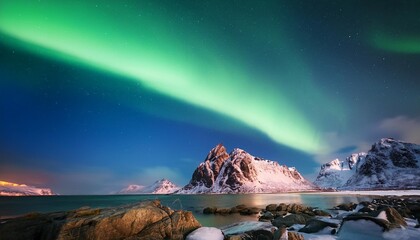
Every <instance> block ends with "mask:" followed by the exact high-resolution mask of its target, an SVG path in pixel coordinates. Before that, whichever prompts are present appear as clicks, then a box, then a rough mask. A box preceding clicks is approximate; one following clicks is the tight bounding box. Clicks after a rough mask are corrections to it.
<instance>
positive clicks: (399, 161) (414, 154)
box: [314, 138, 420, 190]
mask: <svg viewBox="0 0 420 240" xmlns="http://www.w3.org/2000/svg"><path fill="white" fill-rule="evenodd" d="M314 183H315V184H316V185H318V186H320V187H322V188H336V189H339V190H370V189H372V190H373V189H406V188H410V189H418V188H420V145H417V144H413V143H406V142H403V141H399V140H394V139H392V138H383V139H381V140H380V141H378V142H376V143H375V144H373V145H372V148H371V149H370V150H369V151H368V152H367V153H358V154H352V155H351V156H350V157H348V158H347V159H346V161H343V162H341V161H339V160H338V159H336V160H334V161H332V162H329V163H326V164H324V165H322V166H321V170H320V172H319V174H318V177H317V178H316V180H315V182H314Z"/></svg>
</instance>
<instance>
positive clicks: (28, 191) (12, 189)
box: [0, 181, 55, 196]
mask: <svg viewBox="0 0 420 240" xmlns="http://www.w3.org/2000/svg"><path fill="white" fill-rule="evenodd" d="M31 195H55V194H54V193H53V192H52V191H51V189H49V188H37V187H33V186H28V185H26V184H18V183H11V182H6V181H0V196H31Z"/></svg>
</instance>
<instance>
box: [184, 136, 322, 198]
mask: <svg viewBox="0 0 420 240" xmlns="http://www.w3.org/2000/svg"><path fill="white" fill-rule="evenodd" d="M315 189H317V188H316V186H315V185H314V184H312V183H311V182H309V181H307V180H306V179H305V178H303V177H302V175H300V173H299V172H298V171H297V170H296V169H295V168H289V167H287V166H284V165H279V164H278V163H277V162H274V161H270V160H265V159H262V158H258V157H254V156H252V155H251V154H249V153H247V152H245V151H244V150H242V149H239V148H235V149H234V150H233V151H232V152H231V153H230V154H228V153H227V152H226V148H225V147H224V146H223V145H221V144H219V145H217V146H216V147H214V148H213V149H212V150H211V151H210V152H209V154H208V155H207V157H206V158H205V160H204V162H202V163H200V165H199V166H198V167H197V169H196V170H195V171H194V173H193V175H192V178H191V181H190V182H189V184H187V185H186V186H185V187H183V188H182V189H181V190H180V191H178V192H177V193H182V194H193V193H275V192H288V191H308V190H315Z"/></svg>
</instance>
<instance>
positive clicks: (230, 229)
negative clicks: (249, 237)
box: [221, 221, 277, 235]
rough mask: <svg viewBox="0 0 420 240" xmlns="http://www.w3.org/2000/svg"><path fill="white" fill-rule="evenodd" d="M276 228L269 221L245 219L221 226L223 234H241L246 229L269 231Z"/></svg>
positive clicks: (246, 230)
mask: <svg viewBox="0 0 420 240" xmlns="http://www.w3.org/2000/svg"><path fill="white" fill-rule="evenodd" d="M273 228H274V229H277V228H276V227H274V226H273V225H272V224H271V223H269V222H258V221H245V222H239V223H235V224H232V225H228V226H225V227H223V228H221V230H222V231H223V233H224V234H225V235H235V234H241V233H244V232H248V231H255V230H260V229H265V230H269V231H271V229H273Z"/></svg>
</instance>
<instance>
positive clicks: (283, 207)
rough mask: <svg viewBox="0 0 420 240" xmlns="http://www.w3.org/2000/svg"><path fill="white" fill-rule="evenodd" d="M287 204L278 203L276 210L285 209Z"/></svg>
mask: <svg viewBox="0 0 420 240" xmlns="http://www.w3.org/2000/svg"><path fill="white" fill-rule="evenodd" d="M287 206H288V205H287V204H285V203H280V204H279V205H278V206H277V208H276V210H277V211H287Z"/></svg>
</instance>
